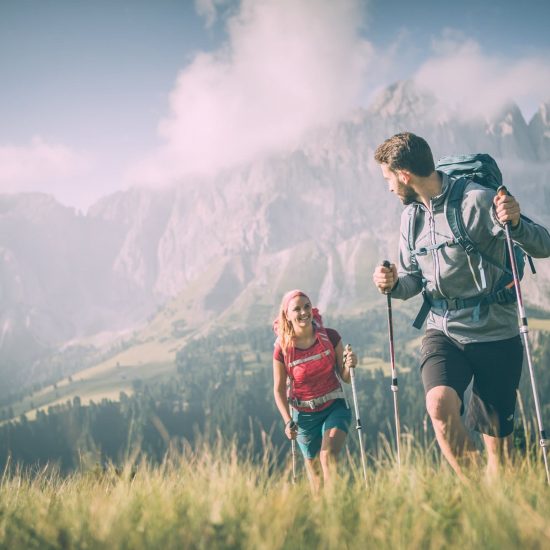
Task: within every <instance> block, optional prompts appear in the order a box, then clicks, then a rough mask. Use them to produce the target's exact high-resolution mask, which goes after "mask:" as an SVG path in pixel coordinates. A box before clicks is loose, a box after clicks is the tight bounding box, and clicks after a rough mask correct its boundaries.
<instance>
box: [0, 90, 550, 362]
mask: <svg viewBox="0 0 550 550" xmlns="http://www.w3.org/2000/svg"><path fill="white" fill-rule="evenodd" d="M549 111H550V105H549V104H545V105H542V106H541V108H540V110H539V112H538V113H537V114H536V115H535V117H534V118H533V119H532V120H531V121H530V123H529V124H526V122H525V120H524V119H523V117H522V115H521V112H520V111H519V109H518V108H517V107H516V106H515V105H510V106H509V107H507V108H506V109H504V110H503V111H502V112H501V113H500V114H499V115H498V116H497V117H495V118H494V119H492V120H477V121H472V120H462V119H461V118H460V117H459V116H458V115H457V114H453V113H448V112H445V111H444V110H443V109H442V108H441V107H440V106H438V104H437V102H436V100H435V99H434V98H433V97H429V96H428V95H426V94H419V93H418V92H417V91H416V90H415V89H414V86H413V85H412V84H411V83H410V82H404V83H398V84H396V85H394V86H392V87H390V88H388V89H387V90H385V91H384V92H383V93H382V94H381V95H380V97H379V98H378V100H377V101H375V102H374V103H373V104H372V106H371V107H370V108H369V109H367V110H360V111H357V112H356V113H354V114H353V115H352V116H350V117H349V119H347V120H345V121H342V122H341V123H339V124H337V125H335V126H332V127H330V128H324V129H321V130H318V131H317V132H316V133H314V134H312V135H311V136H309V137H308V139H307V140H306V141H305V142H304V143H303V146H302V147H300V148H299V149H297V150H294V151H289V152H287V153H285V154H281V155H278V156H274V157H271V158H267V159H263V160H259V161H257V162H254V163H252V164H250V165H248V166H244V167H242V168H240V169H237V170H233V171H230V172H225V173H223V174H220V175H218V176H217V177H215V178H213V179H209V180H201V181H186V182H182V183H181V184H180V185H178V186H175V187H172V188H168V189H163V190H152V189H138V188H135V189H130V190H128V191H126V192H119V193H116V194H114V195H111V196H108V197H105V198H103V199H102V200H101V201H99V202H98V203H97V204H96V205H94V206H93V207H92V208H91V209H90V211H89V212H88V214H87V215H86V216H82V215H79V214H77V213H76V212H75V211H73V210H72V209H69V208H65V207H63V206H61V205H59V204H57V203H56V202H55V201H54V200H53V199H52V198H50V197H46V196H43V195H37V194H30V195H15V196H1V197H0V258H1V260H2V261H1V262H0V286H1V289H0V292H1V294H0V296H1V306H2V307H1V312H0V327H1V330H2V333H1V335H0V354H1V355H2V356H4V357H10V358H13V357H15V360H14V362H13V365H15V366H14V367H13V368H14V369H15V368H16V367H17V365H21V364H23V363H26V362H28V361H30V360H31V359H32V357H34V356H36V355H37V354H39V353H41V352H42V351H43V350H44V349H45V348H48V347H51V346H56V345H59V344H60V343H62V342H63V341H66V340H68V339H71V338H77V337H80V336H83V335H87V334H92V333H94V332H100V331H102V330H117V329H122V328H125V327H128V326H131V325H133V324H135V323H137V322H139V321H143V320H144V319H145V318H146V317H147V315H150V314H151V313H152V312H153V311H154V309H155V307H158V306H159V305H160V304H162V303H164V302H166V301H167V300H170V299H172V298H175V297H179V298H180V301H179V302H178V303H179V304H180V306H181V307H182V308H183V310H182V317H185V318H186V320H187V322H188V323H189V325H190V326H196V327H198V326H200V325H201V323H204V322H206V321H208V320H211V319H214V318H219V319H221V320H224V322H227V323H237V322H267V321H269V319H270V318H271V316H272V315H273V313H274V311H275V308H276V304H277V302H278V300H279V299H280V296H281V295H282V293H283V292H284V291H285V290H288V289H289V288H294V287H304V288H305V289H307V290H308V291H309V292H310V293H311V296H312V298H313V299H314V300H316V301H317V302H318V304H319V306H320V307H321V308H322V309H326V308H329V309H330V311H331V313H334V314H336V313H341V314H346V313H350V312H356V311H360V310H361V309H364V308H366V307H368V305H369V303H371V302H372V301H373V300H374V299H375V297H376V296H377V293H376V292H375V290H374V288H373V287H372V284H371V282H370V281H371V272H372V268H373V267H374V265H375V264H376V263H377V262H379V261H380V260H381V259H383V258H386V257H387V258H390V259H395V252H396V246H397V237H398V227H399V215H400V211H401V205H400V203H399V201H398V200H397V199H396V198H395V197H394V196H393V195H391V194H390V193H388V192H387V189H386V185H385V183H384V182H383V180H382V178H381V176H380V175H379V167H378V166H377V165H376V163H375V162H374V160H373V158H372V156H373V152H374V149H375V147H376V146H377V145H378V144H379V143H380V142H381V141H383V140H384V139H385V138H386V137H388V136H390V135H392V134H394V133H396V132H398V131H403V130H410V131H414V132H415V133H417V134H419V135H422V136H423V137H425V138H426V139H427V140H428V141H429V142H430V143H431V144H432V147H433V150H434V156H436V158H437V157H439V156H443V155H447V154H452V153H465V152H473V151H483V152H487V153H490V154H492V155H494V156H495V157H496V158H497V160H498V161H499V163H500V165H501V168H502V170H503V173H504V175H505V179H506V183H507V185H508V186H509V188H510V189H511V190H512V192H514V194H515V195H516V196H517V197H518V198H519V200H520V202H521V204H522V207H523V210H524V211H525V212H527V213H528V214H529V215H530V216H531V217H534V218H535V219H537V220H538V221H541V222H542V223H544V224H546V225H550V208H549V206H550V182H549V181H548V179H549V177H550V176H549V175H548V174H549V172H548V163H549V162H550V119H549ZM539 263H542V262H539ZM549 282H550V273H549V270H547V269H546V268H543V269H542V276H541V277H539V280H538V281H537V290H536V291H534V294H533V296H536V298H535V300H536V303H537V304H538V305H539V306H540V305H542V306H545V307H550V283H549ZM528 284H530V283H528ZM526 299H527V301H529V299H530V296H529V293H528V292H527V295H526ZM25 342H26V343H25ZM23 343H25V344H23ZM23 349H24V350H25V351H24V352H22V351H21V350H23ZM17 350H19V351H18V352H17ZM16 352H17V353H16ZM14 354H15V355H14ZM2 363H3V364H4V363H5V362H4V361H3V362H2ZM17 368H19V367H17Z"/></svg>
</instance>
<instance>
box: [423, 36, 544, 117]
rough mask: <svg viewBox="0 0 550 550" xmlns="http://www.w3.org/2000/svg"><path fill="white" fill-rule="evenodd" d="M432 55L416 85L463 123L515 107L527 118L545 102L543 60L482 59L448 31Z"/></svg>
mask: <svg viewBox="0 0 550 550" xmlns="http://www.w3.org/2000/svg"><path fill="white" fill-rule="evenodd" d="M433 51H434V55H433V56H432V57H431V58H430V59H428V60H427V61H425V62H424V63H423V64H422V65H421V67H420V68H419V69H418V71H417V72H416V75H415V77H414V79H415V81H416V84H417V85H418V86H419V87H424V88H426V89H428V90H429V91H431V92H432V93H434V94H435V95H436V96H437V97H438V98H439V99H440V100H441V101H442V102H443V103H444V104H445V105H446V106H447V107H449V108H452V109H454V110H456V111H458V112H461V113H463V115H464V116H465V117H479V116H483V117H490V116H491V115H494V114H496V113H497V112H498V111H499V110H500V109H501V108H502V107H503V106H504V105H506V104H507V103H509V102H510V101H515V102H516V103H517V104H518V105H519V106H520V107H521V108H522V110H523V112H524V114H525V115H526V116H527V118H529V117H530V115H531V114H532V113H533V110H534V109H535V108H536V105H537V104H538V103H540V102H542V101H545V100H548V98H550V64H549V63H548V60H547V59H543V58H537V57H531V58H520V59H513V60H511V59H506V58H504V57H499V56H491V55H487V54H485V53H483V52H482V50H481V48H480V46H479V44H477V43H476V42H475V41H473V40H471V39H468V38H467V37H465V36H463V35H462V34H460V33H457V32H456V31H452V30H446V31H444V32H443V34H442V36H441V37H440V38H439V39H437V40H434V42H433Z"/></svg>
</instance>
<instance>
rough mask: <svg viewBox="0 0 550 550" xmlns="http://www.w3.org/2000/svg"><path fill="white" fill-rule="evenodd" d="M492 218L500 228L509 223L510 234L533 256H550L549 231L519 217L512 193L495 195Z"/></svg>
mask: <svg viewBox="0 0 550 550" xmlns="http://www.w3.org/2000/svg"><path fill="white" fill-rule="evenodd" d="M493 204H494V208H493V209H492V213H493V218H494V220H495V222H496V223H497V224H498V225H499V227H500V228H502V227H503V225H504V224H505V223H507V222H509V223H510V236H511V237H512V239H513V240H514V242H516V243H517V244H518V245H519V246H520V247H521V248H522V250H523V251H524V252H526V253H527V254H529V255H530V256H532V257H533V258H548V257H549V256H550V233H548V230H547V229H546V228H544V227H543V226H542V225H539V224H537V223H535V222H533V221H531V220H526V219H524V218H520V213H521V209H520V205H519V203H518V202H517V200H516V199H515V198H514V197H513V196H512V195H503V196H499V195H497V196H495V198H494V200H493Z"/></svg>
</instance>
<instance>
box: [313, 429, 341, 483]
mask: <svg viewBox="0 0 550 550" xmlns="http://www.w3.org/2000/svg"><path fill="white" fill-rule="evenodd" d="M346 435H347V433H346V432H344V431H343V430H340V429H338V428H330V429H328V430H326V431H325V434H324V435H323V444H322V445H321V452H320V453H319V460H320V462H321V468H322V470H323V479H324V484H325V486H327V485H329V484H330V483H331V481H332V480H333V479H334V475H335V471H336V461H337V459H338V455H339V454H340V451H341V450H342V447H343V446H344V443H345V441H346Z"/></svg>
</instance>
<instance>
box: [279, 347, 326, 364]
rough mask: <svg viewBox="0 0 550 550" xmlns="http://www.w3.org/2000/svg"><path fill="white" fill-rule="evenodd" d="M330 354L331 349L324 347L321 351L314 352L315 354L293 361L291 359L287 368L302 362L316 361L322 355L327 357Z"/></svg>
mask: <svg viewBox="0 0 550 550" xmlns="http://www.w3.org/2000/svg"><path fill="white" fill-rule="evenodd" d="M330 354H331V351H330V350H329V349H326V350H325V351H323V352H321V353H316V354H315V355H310V356H309V357H302V358H301V359H296V360H295V361H292V362H291V363H289V364H288V368H289V369H291V368H293V367H296V366H298V365H301V364H303V363H308V362H309V361H318V360H319V359H322V358H323V357H327V356H328V355H330Z"/></svg>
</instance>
